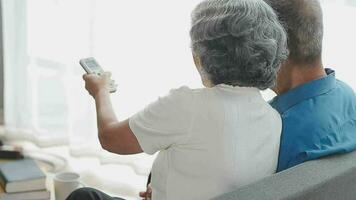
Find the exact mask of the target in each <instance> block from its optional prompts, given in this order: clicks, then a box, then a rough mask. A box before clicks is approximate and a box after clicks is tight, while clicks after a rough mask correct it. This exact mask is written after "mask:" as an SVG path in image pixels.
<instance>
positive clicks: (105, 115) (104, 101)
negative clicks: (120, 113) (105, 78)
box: [95, 90, 118, 134]
mask: <svg viewBox="0 0 356 200" xmlns="http://www.w3.org/2000/svg"><path fill="white" fill-rule="evenodd" d="M95 104H96V115H97V124H98V131H99V134H103V132H105V130H107V129H108V128H109V127H110V126H112V125H114V124H115V123H117V122H118V120H117V117H116V115H115V112H114V109H113V107H112V104H111V100H110V93H109V92H108V91H107V90H102V91H99V92H98V93H97V94H96V96H95Z"/></svg>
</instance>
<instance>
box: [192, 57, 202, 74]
mask: <svg viewBox="0 0 356 200" xmlns="http://www.w3.org/2000/svg"><path fill="white" fill-rule="evenodd" d="M193 60H194V64H195V66H196V67H197V68H198V70H199V71H200V69H201V67H202V66H201V61H200V58H199V57H198V56H197V55H194V54H193Z"/></svg>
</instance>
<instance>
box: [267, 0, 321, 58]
mask: <svg viewBox="0 0 356 200" xmlns="http://www.w3.org/2000/svg"><path fill="white" fill-rule="evenodd" d="M266 1H267V3H269V4H270V5H271V6H272V8H273V9H275V11H276V12H277V14H278V16H279V19H280V21H282V24H283V25H284V26H285V29H286V31H287V34H288V48H289V52H290V55H289V58H290V59H291V60H292V61H294V62H295V63H297V64H310V63H314V62H315V61H318V60H320V59H321V54H322V47H323V32H324V30H323V12H322V9H321V5H320V2H319V1H318V0H266Z"/></svg>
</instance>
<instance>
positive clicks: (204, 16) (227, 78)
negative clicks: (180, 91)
mask: <svg viewBox="0 0 356 200" xmlns="http://www.w3.org/2000/svg"><path fill="white" fill-rule="evenodd" d="M190 36H191V42H192V50H193V54H194V55H195V56H197V57H199V58H200V61H201V64H202V67H203V70H204V71H205V72H206V73H207V74H208V75H209V79H210V80H211V81H212V83H213V84H214V85H218V84H227V85H232V86H240V87H256V88H259V89H261V90H264V89H267V88H270V87H272V86H274V84H275V80H276V74H277V71H278V70H279V67H280V64H281V62H282V61H283V60H284V59H286V58H287V56H288V50H287V37H286V33H285V31H284V29H283V26H282V25H281V24H280V23H279V20H278V17H277V15H276V14H275V13H274V11H273V9H272V8H271V7H270V6H269V5H268V4H267V3H265V2H264V1H263V0H206V1H203V2H202V3H200V4H199V5H198V6H197V7H196V8H195V10H194V11H193V13H192V27H191V31H190Z"/></svg>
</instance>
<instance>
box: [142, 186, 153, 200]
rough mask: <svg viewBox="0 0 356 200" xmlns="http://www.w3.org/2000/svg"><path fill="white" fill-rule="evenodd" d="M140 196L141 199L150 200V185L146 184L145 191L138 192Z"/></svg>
mask: <svg viewBox="0 0 356 200" xmlns="http://www.w3.org/2000/svg"><path fill="white" fill-rule="evenodd" d="M140 197H141V198H142V200H151V199H152V188H151V185H148V186H147V189H146V192H140Z"/></svg>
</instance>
